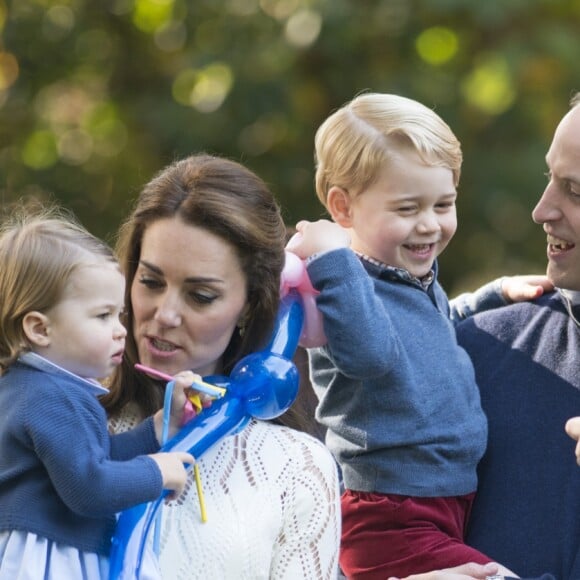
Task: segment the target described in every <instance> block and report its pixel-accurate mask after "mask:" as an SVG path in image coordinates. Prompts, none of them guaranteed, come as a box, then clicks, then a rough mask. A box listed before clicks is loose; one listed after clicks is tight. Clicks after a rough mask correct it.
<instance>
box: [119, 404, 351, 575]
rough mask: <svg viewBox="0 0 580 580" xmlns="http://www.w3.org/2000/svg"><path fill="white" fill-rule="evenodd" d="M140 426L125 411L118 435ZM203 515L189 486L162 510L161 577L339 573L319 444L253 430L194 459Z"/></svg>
mask: <svg viewBox="0 0 580 580" xmlns="http://www.w3.org/2000/svg"><path fill="white" fill-rule="evenodd" d="M139 421H140V418H139V417H138V415H137V413H134V412H131V410H127V412H125V413H124V414H123V416H121V417H119V418H117V419H113V420H111V421H110V426H111V429H112V430H113V431H114V432H117V433H119V432H121V431H125V430H127V429H130V428H132V427H134V426H135V425H136V424H137V423H138V422H139ZM198 465H199V468H200V474H201V480H202V484H203V493H204V496H205V504H206V511H207V522H206V523H203V522H202V521H201V512H200V504H199V498H198V494H197V490H196V486H195V483H194V482H193V479H192V480H190V481H189V482H188V486H187V489H186V492H185V493H184V495H182V496H181V497H180V498H179V499H178V500H177V501H174V502H171V503H170V504H168V505H165V506H164V508H163V525H162V531H161V541H160V565H161V573H162V576H163V578H164V579H166V580H194V579H199V580H202V579H203V580H228V579H232V580H233V579H235V580H259V579H273V580H297V579H300V580H318V579H320V580H334V579H335V578H337V574H338V548H339V543H340V498H339V487H338V475H337V468H336V465H335V462H334V459H333V458H332V456H331V455H330V452H329V451H328V450H327V449H326V447H325V446H324V445H323V444H322V443H321V442H319V441H318V440H316V439H314V438H313V437H310V436H309V435H306V434H304V433H300V432H297V431H295V430H293V429H289V428H287V427H281V426H279V425H273V424H271V423H267V422H262V421H251V422H250V423H249V424H248V426H247V427H246V428H245V429H244V430H243V431H242V432H241V433H239V434H237V435H233V436H229V437H226V438H225V439H223V440H222V441H219V442H218V443H216V444H215V445H214V446H213V447H212V448H211V449H209V450H208V451H206V452H205V453H204V455H203V456H202V457H201V458H200V459H199V460H198Z"/></svg>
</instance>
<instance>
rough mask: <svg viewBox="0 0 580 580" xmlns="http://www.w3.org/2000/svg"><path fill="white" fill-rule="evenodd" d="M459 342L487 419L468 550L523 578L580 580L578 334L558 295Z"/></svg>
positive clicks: (504, 314) (496, 319)
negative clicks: (575, 422)
mask: <svg viewBox="0 0 580 580" xmlns="http://www.w3.org/2000/svg"><path fill="white" fill-rule="evenodd" d="M574 312H575V316H576V318H578V319H580V306H576V307H575V309H574ZM457 335H458V339H459V342H460V344H461V345H462V346H463V347H464V348H465V349H466V350H467V352H468V353H469V354H470V355H471V358H472V359H473V363H474V366H475V372H476V377H477V381H478V384H479V387H480V390H481V401H482V405H483V409H484V411H485V412H486V414H487V416H488V420H489V442H488V448H487V451H486V453H485V456H484V458H483V460H482V461H481V463H480V465H479V468H478V474H479V490H478V494H477V497H476V500H475V504H474V507H473V512H472V515H471V518H470V524H469V527H468V536H467V542H468V543H469V544H470V545H472V546H474V547H475V548H477V549H478V550H481V551H483V552H484V553H486V554H487V555H488V556H490V557H491V558H494V559H496V560H497V561H499V562H501V563H502V564H504V565H506V566H507V567H508V568H510V569H511V570H514V572H517V573H518V574H519V575H520V576H522V577H525V578H529V577H537V576H540V575H541V574H544V573H551V574H552V575H553V577H554V578H557V579H558V580H579V579H580V467H578V465H577V464H576V458H575V455H574V447H575V442H574V441H573V440H572V439H570V438H569V437H568V436H567V435H566V433H565V432H564V425H565V423H566V421H567V420H568V419H569V418H570V417H572V416H576V415H580V328H579V327H578V326H577V325H576V324H575V323H574V321H573V320H572V318H571V317H570V316H569V315H568V313H567V311H566V308H565V305H564V303H563V300H562V296H561V295H560V293H559V292H554V293H551V294H548V295H545V296H543V297H541V298H540V299H538V300H536V301H534V302H524V303H520V304H514V305H512V306H509V307H506V308H502V309H501V310H498V311H493V312H486V313H483V314H480V315H477V316H475V317H473V318H470V319H468V320H467V321H465V322H463V323H462V324H460V325H459V326H458V327H457Z"/></svg>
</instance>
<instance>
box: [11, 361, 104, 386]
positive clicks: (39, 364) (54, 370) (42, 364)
mask: <svg viewBox="0 0 580 580" xmlns="http://www.w3.org/2000/svg"><path fill="white" fill-rule="evenodd" d="M18 362H20V363H22V364H24V365H26V366H29V367H32V368H34V369H36V370H39V371H43V372H45V373H50V374H51V375H57V376H62V377H67V378H68V379H73V380H74V381H75V382H77V383H79V384H80V385H81V386H83V387H85V388H86V389H88V390H89V392H91V393H93V394H94V395H95V396H100V395H104V394H106V393H108V392H109V391H108V389H106V388H105V387H103V385H101V383H99V382H98V381H96V380H94V379H84V378H83V377H79V376H78V375H75V374H74V373H71V372H69V371H67V370H66V369H63V368H62V367H59V366H58V365H56V364H54V363H53V362H51V361H49V360H48V359H46V358H44V357H43V356H40V355H39V354H36V353H35V352H25V353H23V354H21V355H20V356H19V357H18Z"/></svg>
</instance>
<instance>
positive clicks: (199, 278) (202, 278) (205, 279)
mask: <svg viewBox="0 0 580 580" xmlns="http://www.w3.org/2000/svg"><path fill="white" fill-rule="evenodd" d="M139 263H140V264H141V265H142V266H144V267H145V268H147V269H148V270H151V271H152V272H153V273H155V274H157V275H158V276H164V273H163V270H162V269H161V268H160V267H159V266H155V265H154V264H151V263H149V262H147V260H139ZM184 281H185V282H187V283H188V284H199V283H200V282H204V283H205V282H212V283H214V284H223V283H224V281H223V280H222V279H221V278H212V277H210V276H189V277H188V278H185V280H184Z"/></svg>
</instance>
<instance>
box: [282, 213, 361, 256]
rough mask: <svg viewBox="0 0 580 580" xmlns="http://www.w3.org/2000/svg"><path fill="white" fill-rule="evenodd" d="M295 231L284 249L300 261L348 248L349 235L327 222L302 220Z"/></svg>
mask: <svg viewBox="0 0 580 580" xmlns="http://www.w3.org/2000/svg"><path fill="white" fill-rule="evenodd" d="M296 231H297V233H296V234H294V236H292V238H290V241H289V242H288V244H286V249H287V250H288V251H289V252H292V253H293V254H296V255H297V256H298V257H299V258H301V259H302V260H305V259H306V258H308V257H310V256H312V255H314V254H319V253H322V252H329V251H330V250H336V249H338V248H348V247H349V246H350V235H349V233H348V232H347V231H346V230H345V229H344V228H341V227H340V226H339V225H338V224H335V223H334V222H331V221H329V220H318V221H316V222H308V221H305V220H303V221H300V222H298V223H297V224H296Z"/></svg>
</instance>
